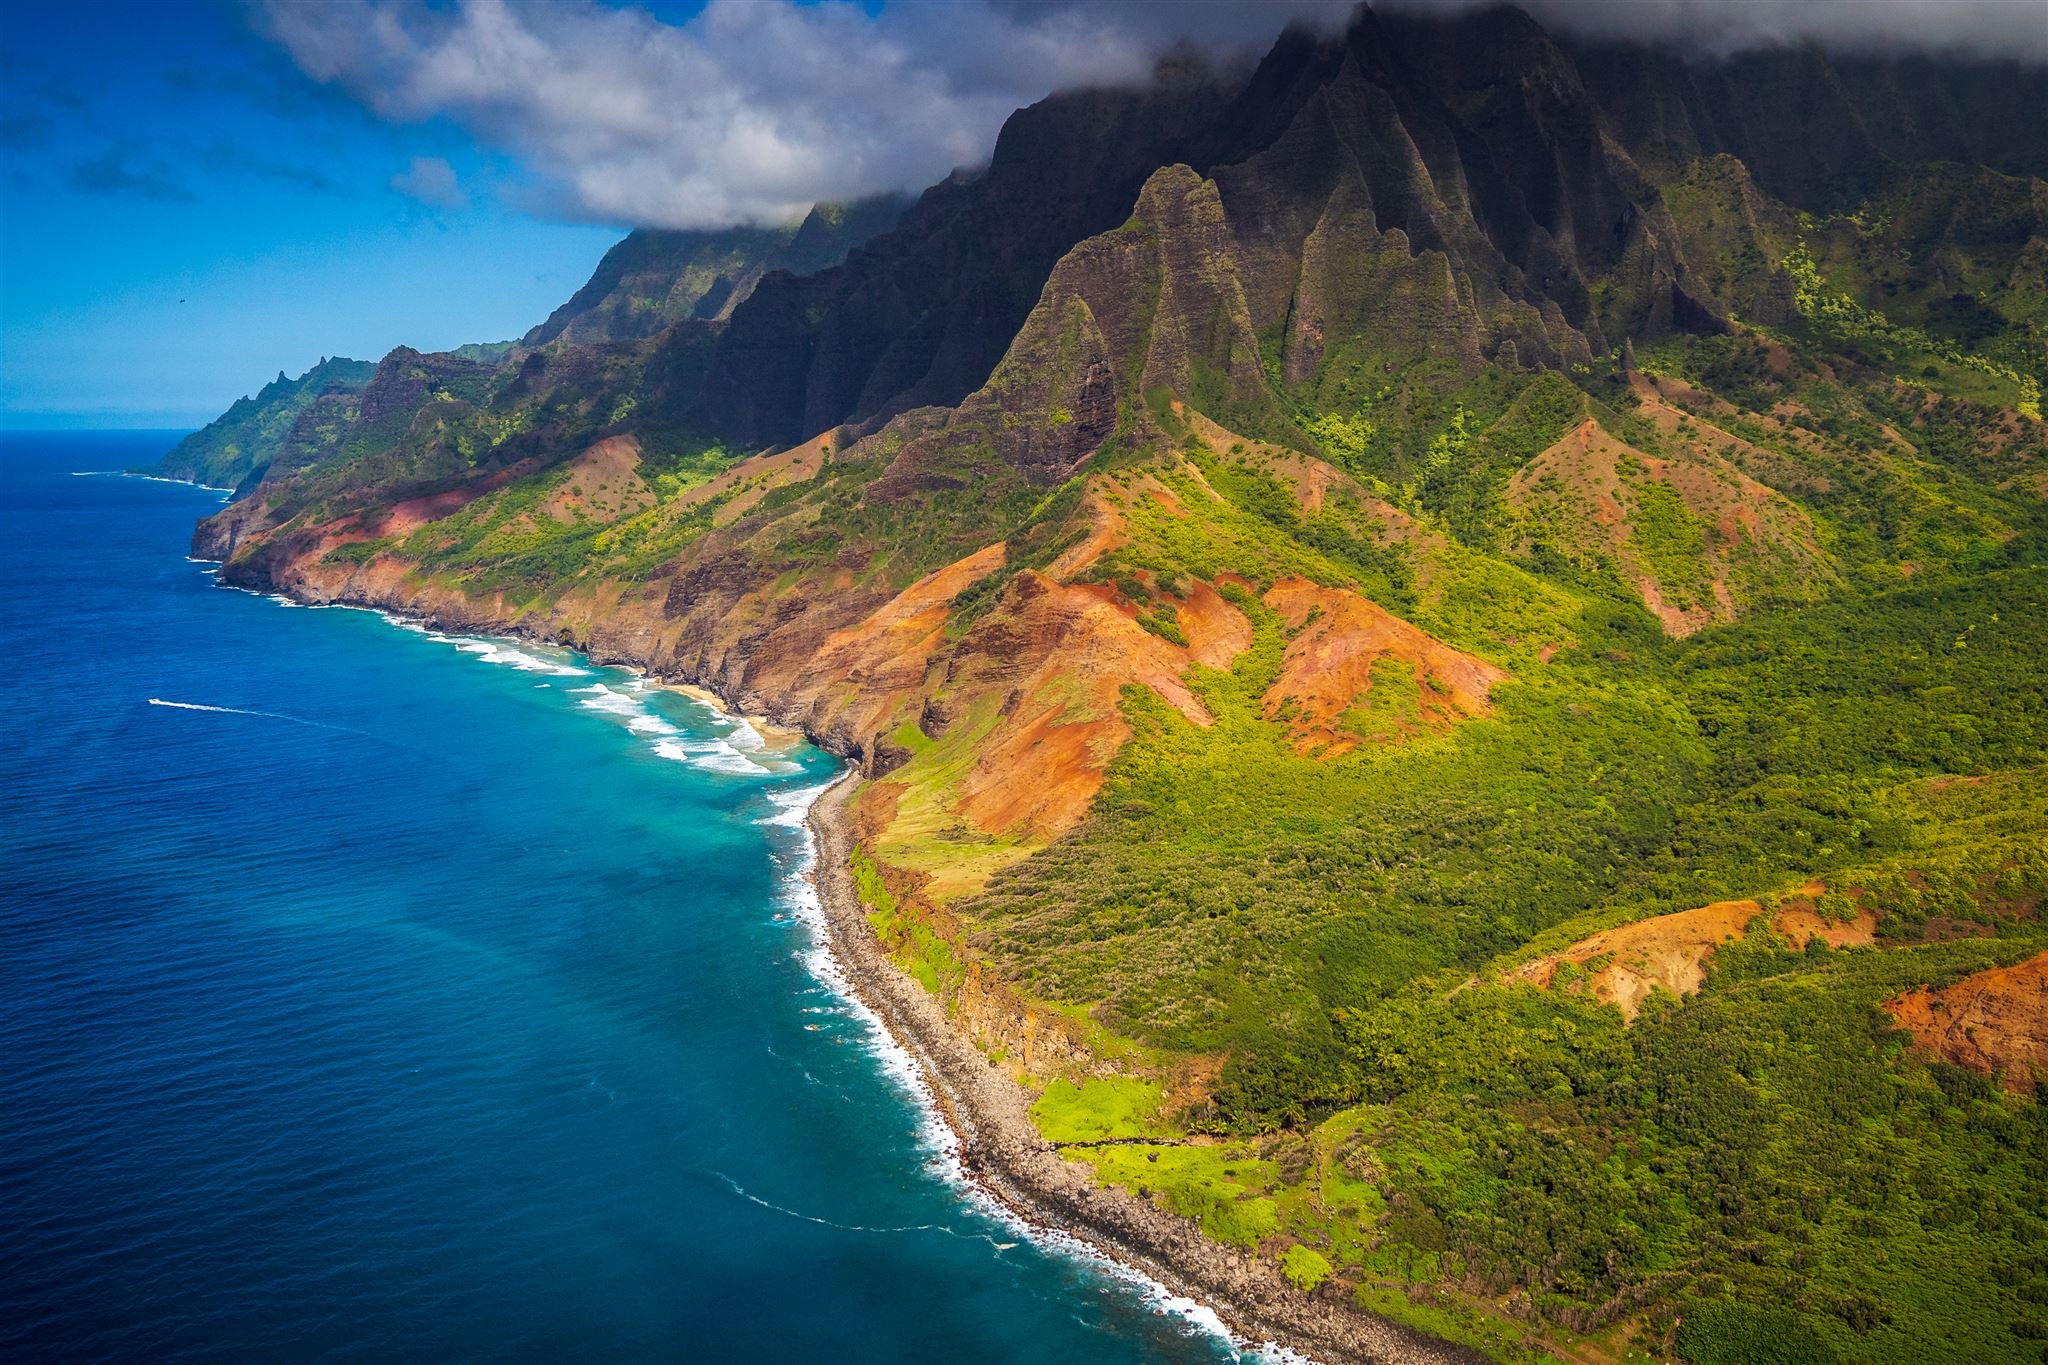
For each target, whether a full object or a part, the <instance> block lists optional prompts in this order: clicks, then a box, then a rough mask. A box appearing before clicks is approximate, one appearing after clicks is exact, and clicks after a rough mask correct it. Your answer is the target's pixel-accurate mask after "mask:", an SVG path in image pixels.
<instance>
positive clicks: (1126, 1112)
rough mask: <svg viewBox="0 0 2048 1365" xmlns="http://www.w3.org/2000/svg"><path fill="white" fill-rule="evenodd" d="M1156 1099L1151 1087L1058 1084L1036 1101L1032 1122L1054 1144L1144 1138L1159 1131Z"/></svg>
mask: <svg viewBox="0 0 2048 1365" xmlns="http://www.w3.org/2000/svg"><path fill="white" fill-rule="evenodd" d="M1160 1098H1161V1095H1160V1086H1159V1083H1158V1082H1156V1081H1144V1080H1136V1079H1133V1078H1130V1077H1125V1076H1108V1077H1105V1076H1090V1077H1088V1078H1087V1079H1086V1080H1084V1081H1082V1082H1081V1083H1080V1084H1079V1085H1076V1084H1075V1083H1074V1082H1072V1081H1070V1080H1066V1079H1064V1078H1060V1079H1056V1080H1054V1081H1052V1082H1051V1083H1050V1084H1048V1085H1047V1086H1046V1087H1045V1090H1044V1092H1043V1093H1042V1094H1040V1095H1039V1097H1038V1101H1037V1103H1035V1104H1033V1105H1032V1106H1031V1117H1032V1119H1033V1120H1034V1121H1036V1122H1037V1124H1038V1130H1039V1131H1040V1132H1042V1133H1044V1134H1045V1136H1046V1137H1047V1138H1048V1139H1050V1140H1051V1141H1053V1142H1099V1141H1101V1140H1102V1139H1104V1138H1133V1137H1145V1136H1151V1135H1157V1134H1158V1133H1159V1132H1161V1131H1162V1127H1163V1120H1162V1118H1161V1116H1160V1113H1159V1103H1160Z"/></svg>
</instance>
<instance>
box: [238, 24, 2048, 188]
mask: <svg viewBox="0 0 2048 1365" xmlns="http://www.w3.org/2000/svg"><path fill="white" fill-rule="evenodd" d="M263 3H264V5H265V8H264V10H263V14H264V18H265V21H266V26H267V28H268V30H269V32H270V33H271V35H272V36H273V37H275V38H276V39H277V41H279V42H280V43H282V44H283V45H284V47H285V48H286V49H287V50H288V51H289V52H290V53H291V55H292V57H293V59H294V60H295V61H296V62H297V63H298V65H299V67H300V68H301V69H302V70H303V71H304V72H305V73H306V74H307V75H309V76H311V77H312V78H314V79H315V80H318V81H322V82H333V83H336V84H339V85H341V86H343V87H344V88H346V89H347V90H349V91H350V92H351V93H353V94H354V95H355V96H356V97H357V98H358V99H360V100H361V101H362V102H363V103H365V104H366V105H368V106H369V107H370V108H371V109H373V110H374V111H375V112H376V113H377V114H379V115H380V116H382V117H384V118H387V119H392V120H395V121H425V120H428V119H433V118H442V117H445V118H448V119H451V120H453V121H455V122H457V123H459V124H461V125H462V126H464V127H465V128H467V129H468V130H469V131H470V132H471V133H472V134H473V135H474V136H476V137H477V138H478V139H479V140H481V141H482V142H484V143H486V144H487V145H489V146H491V147H493V148H496V149H502V150H504V151H508V152H510V153H511V154H512V155H513V156H514V157H515V158H517V159H518V160H519V161H520V162H522V163H523V164H524V165H525V166H526V167H527V168H528V169H529V170H530V171H531V172H532V173H533V176H534V178H535V180H536V183H537V186H538V188H537V189H536V190H535V191H534V195H535V198H534V201H533V206H534V207H535V208H537V209H538V210H540V211H542V212H546V213H551V214H556V215H560V216H564V217H570V218H583V219H593V220H597V221H604V222H613V223H621V224H630V225H639V226H662V227H705V226H715V225H724V224H730V223H734V222H775V221H782V220H786V219H787V218H789V217H791V216H793V215H795V214H797V213H800V212H802V211H803V210H804V209H805V208H806V207H808V206H809V205H810V204H812V203H813V202H815V201H817V200H820V199H847V198H853V197H857V196H859V195H864V194H870V193H874V192H877V191H881V190H889V189H896V190H917V189H921V188H923V187H924V186H926V185H929V184H931V183H932V182H934V181H936V180H938V179H940V178H941V177H942V176H944V175H945V174H946V173H948V172H949V171H951V170H952V169H954V168H955V167H958V166H963V165H972V164H978V163H980V162H981V161H983V160H985V159H986V158H987V156H988V153H989V150H990V148H992V147H993V146H994V144H995V137H996V133H997V131H998V130H999V129H1000V128H1001V126H1002V123H1003V120H1004V119H1005V118H1007V117H1008V116H1009V115H1010V113H1011V111H1013V110H1014V109H1016V108H1017V107H1018V106H1020V105H1023V104H1028V103H1030V102H1031V101H1033V100H1036V99H1038V98H1040V97H1042V96H1044V95H1045V94H1047V93H1049V92H1051V91H1053V90H1056V89H1061V88H1066V87H1072V86H1077V85H1096V84H1105V83H1114V82H1126V81H1133V80H1138V79H1142V78H1143V77H1144V76H1145V75H1146V74H1147V73H1148V72H1149V71H1150V70H1151V69H1152V65H1153V63H1154V62H1155V61H1156V59H1157V57H1158V55H1159V54H1160V53H1161V52H1163V51H1165V50H1166V49H1167V48H1168V47H1169V46H1170V45H1172V44H1173V43H1175V42H1177V41H1180V40H1191V41H1193V42H1194V43H1195V44H1197V45H1198V46H1203V47H1207V48H1209V49H1211V50H1222V49H1232V50H1253V51H1256V50H1262V49H1263V48H1264V47H1266V46H1267V45H1268V44H1270V43H1271V41H1272V40H1273V38H1274V37H1275V36H1276V35H1277V34H1278V33H1279V31H1280V29H1281V28H1282V27H1283V26H1285V25H1286V24H1287V23H1288V22H1290V21H1305V22H1308V23H1311V24H1314V25H1317V26H1319V27H1322V28H1326V29H1334V28H1337V27H1339V26H1341V25H1342V24H1343V23H1344V22H1345V20H1346V19H1347V18H1348V16H1349V14H1350V12H1351V9H1352V6H1351V3H1350V0H1179V3H1165V0H1094V2H1093V3H1089V2H1088V0H888V3H886V4H884V5H883V6H882V8H881V9H880V10H879V12H877V13H873V14H871V13H869V12H868V11H867V10H866V9H865V8H863V7H862V6H861V5H858V4H854V3H848V2H847V0H823V2H822V3H817V4H796V3H792V0H709V3H708V4H706V6H705V7H704V9H703V10H702V11H701V12H699V13H698V14H696V15H695V16H693V17H692V18H690V19H689V20H688V21H687V22H684V23H681V24H667V23H663V22H661V21H659V20H657V19H655V18H654V17H652V16H651V15H649V14H647V13H645V12H644V11H641V10H637V9H631V8H617V7H612V6H608V5H604V4H600V3H597V2H596V0H552V2H547V3H543V2H541V0H535V2H534V3H525V4H522V3H514V0H458V2H457V3H456V4H455V6H454V7H453V8H452V9H451V8H446V7H433V6H429V5H427V4H425V3H422V2H421V0H263ZM1390 3H1391V4H1392V5H1396V6H1398V7H1400V8H1403V9H1407V10H1429V11H1435V12H1444V11H1454V10H1464V9H1470V8H1474V7H1476V5H1477V4H1479V3H1482V0H1390ZM2043 6H2044V0H1531V6H1530V7H1531V8H1532V9H1533V10H1534V11H1535V12H1536V13H1537V14H1538V16H1539V17H1540V18H1542V19H1543V20H1544V21H1545V22H1548V23H1552V24H1559V25H1562V26H1567V27H1571V28H1575V29H1579V30H1581V31H1594V32H1604V33H1617V34H1622V35H1625V36H1631V37H1642V38H1666V39H1672V40H1675V41H1679V42H1684V43H1686V44H1688V45H1690V46H1693V47H1695V48H1707V49H1709V50H1714V51H1730V50H1735V49H1739V48H1744V47H1754V46H1759V45H1766V44H1773V43H1785V42H1800V41H1821V42H1829V43H1834V44H1836V45H1842V46H1850V47H1900V46H1909V47H1919V48H1932V49H1944V50H1953V51H1961V52H1969V53H1978V54H2001V55H2019V56H2030V57H2036V58H2039V57H2043V56H2048V23H2043V22H2042V9H2043ZM422 165H423V163H422V162H416V163H415V164H414V167H413V168H412V170H411V171H409V172H408V173H407V175H406V176H403V177H400V179H402V180H405V181H406V182H407V183H406V184H400V183H399V181H397V180H394V181H393V185H394V187H396V188H399V189H401V190H404V191H405V192H406V193H413V194H415V195H416V197H420V198H423V199H429V202H433V200H432V199H431V198H430V195H429V194H427V193H421V192H420V191H421V190H424V189H430V188H431V187H432V186H433V185H436V184H440V183H442V180H443V178H442V177H440V175H439V172H430V173H429V174H428V176H427V178H426V179H422V178H421V167H422ZM441 167H442V169H443V170H445V169H446V163H441ZM445 182H446V184H447V187H448V188H447V192H448V193H454V194H460V188H459V187H458V186H455V185H454V184H453V172H452V171H449V172H448V173H447V175H446V177H445ZM408 186H411V188H409V187H408Z"/></svg>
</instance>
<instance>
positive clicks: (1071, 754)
mask: <svg viewBox="0 0 2048 1365" xmlns="http://www.w3.org/2000/svg"><path fill="white" fill-rule="evenodd" d="M1183 622H1184V628H1185V629H1187V631H1188V641H1189V646H1190V648H1189V649H1182V648H1180V647H1179V646H1177V645H1173V644H1170V643H1168V642H1167V641H1165V640H1162V639H1160V638H1159V637H1158V636H1156V635H1153V634H1151V633H1150V632H1148V631H1146V630H1145V629H1144V628H1143V627H1141V626H1139V625H1138V623H1137V619H1136V613H1135V611H1134V610H1133V609H1132V608H1131V607H1130V605H1129V604H1128V603H1126V602H1124V601H1123V600H1122V598H1121V597H1119V596H1118V594H1117V592H1116V590H1115V589H1114V588H1113V587H1110V586H1109V585H1107V584H1080V583H1055V582H1053V581H1052V580H1051V579H1050V578H1047V577H1046V576H1045V575H1043V574H1038V573H1033V572H1030V571H1028V570H1027V571H1025V572H1023V573H1020V574H1018V575H1017V577H1016V578H1015V579H1013V580H1012V581H1011V584H1010V587H1009V589H1008V590H1007V591H1006V592H1005V594H1004V599H1003V602H1002V605H1001V607H1000V608H999V610H998V611H996V612H995V613H992V614H991V616H990V617H989V618H987V619H986V620H984V621H982V622H980V623H978V624H977V626H976V628H975V629H974V630H973V631H972V632H970V634H969V635H968V637H967V639H966V641H965V642H963V643H964V648H963V649H962V651H961V652H960V654H959V655H957V656H956V657H955V658H954V660H953V661H952V664H951V666H950V667H951V677H950V679H949V687H951V688H955V689H958V691H959V692H960V694H962V695H963V696H988V695H991V694H996V695H1001V696H1002V697H1003V701H1002V703H1001V707H1000V711H999V718H998V720H997V722H996V725H995V728H994V731H993V732H992V733H991V734H990V735H989V736H988V737H987V738H986V739H984V740H983V741H982V742H981V744H979V745H978V746H977V751H978V752H977V757H976V760H975V763H974V766H973V767H972V769H970V770H969V772H968V773H967V775H966V776H965V777H964V778H963V779H962V780H961V783H960V787H959V794H958V795H959V810H960V813H961V814H962V816H964V817H965V818H966V819H967V820H969V821H970V822H971V823H973V824H974V825H975V826H976V827H977V828H979V829H982V830H984V831H986V832H988V833H991V834H1006V835H1011V836H1019V837H1024V838H1027V839H1032V840H1039V839H1051V838H1055V837H1057V836H1058V835H1060V834H1063V833H1065V832H1066V831H1067V830H1069V829H1071V828H1073V826H1074V825H1075V824H1076V823H1077V822H1078V821H1079V820H1080V818H1081V816H1082V815H1083V814H1085V813H1086V811H1087V809H1088V803H1089V802H1090V801H1092V800H1094V798H1095V793H1096V792H1097V791H1098V790H1100V788H1101V786H1102V779H1103V775H1104V773H1105V772H1106V771H1107V770H1108V767H1109V761H1110V759H1111V758H1113V757H1114V756H1115V754H1116V751H1117V749H1118V748H1120V747H1121V746H1122V745H1123V742H1124V741H1125V740H1126V739H1128V738H1129V737H1130V727H1129V725H1128V724H1126V722H1125V721H1124V718H1123V716H1122V714H1121V713H1120V712H1119V710H1118V709H1117V697H1118V694H1119V693H1120V692H1121V691H1122V689H1123V688H1124V687H1125V686H1126V685H1127V684H1131V683H1136V684H1139V685H1141V686H1145V687H1149V688H1151V689H1152V690H1153V691H1154V692H1157V693H1158V694H1159V695H1160V696H1161V697H1163V698H1165V700H1166V701H1167V702H1168V703H1170V704H1171V705H1172V706H1173V707H1174V708H1175V709H1176V710H1178V711H1179V712H1180V713H1181V714H1182V715H1183V716H1185V717H1187V719H1188V720H1190V721H1192V722H1193V723H1194V724H1196V725H1209V724H1212V723H1213V722H1212V718H1211V717H1210V715H1209V712H1208V709H1207V708H1206V707H1204V706H1203V705H1202V703H1201V701H1200V700H1199V699H1198V698H1196V696H1195V695H1194V693H1192V692H1190V691H1189V690H1188V688H1187V684H1186V683H1184V682H1183V681H1182V680H1181V675H1182V674H1183V673H1185V672H1186V671H1187V668H1188V664H1189V662H1190V660H1191V659H1192V658H1200V659H1201V660H1202V661H1203V662H1206V663H1209V664H1210V665H1211V666H1212V667H1221V666H1224V665H1226V664H1227V663H1228V662H1229V660H1230V659H1231V658H1232V657H1234V656H1235V655H1236V654H1237V653H1239V652H1240V651H1242V650H1243V649H1244V648H1245V647H1246V646H1248V645H1249V644H1250V643H1251V624H1250V622H1248V621H1246V620H1245V618H1244V616H1243V614H1242V613H1240V612H1238V611H1237V609H1236V608H1234V607H1232V606H1231V605H1230V604H1229V603H1227V602H1225V601H1224V600H1223V599H1222V598H1221V597H1219V596H1217V595H1216V593H1215V591H1214V590H1213V589H1211V588H1209V587H1208V586H1207V585H1206V584H1203V585H1198V586H1197V587H1196V588H1195V589H1194V590H1193V591H1192V592H1191V593H1190V594H1189V597H1188V602H1187V605H1186V607H1185V608H1184V612H1183Z"/></svg>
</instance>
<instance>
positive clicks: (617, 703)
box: [569, 683, 646, 717]
mask: <svg viewBox="0 0 2048 1365" xmlns="http://www.w3.org/2000/svg"><path fill="white" fill-rule="evenodd" d="M569 690H570V691H572V692H574V693H576V694H577V695H578V696H580V697H582V698H583V700H582V701H579V702H577V703H576V704H577V705H578V706H587V707H589V708H590V709H591V710H593V711H602V712H604V713H605V714H607V715H612V716H621V717H625V716H640V715H645V714H646V712H644V711H642V710H641V709H640V703H639V702H637V701H634V700H633V699H632V698H631V697H629V696H626V695H625V694H624V693H621V692H614V691H613V690H612V689H611V688H609V687H606V686H605V685H604V684H603V683H595V684H593V685H591V686H589V687H572V688H570V689H569Z"/></svg>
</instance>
